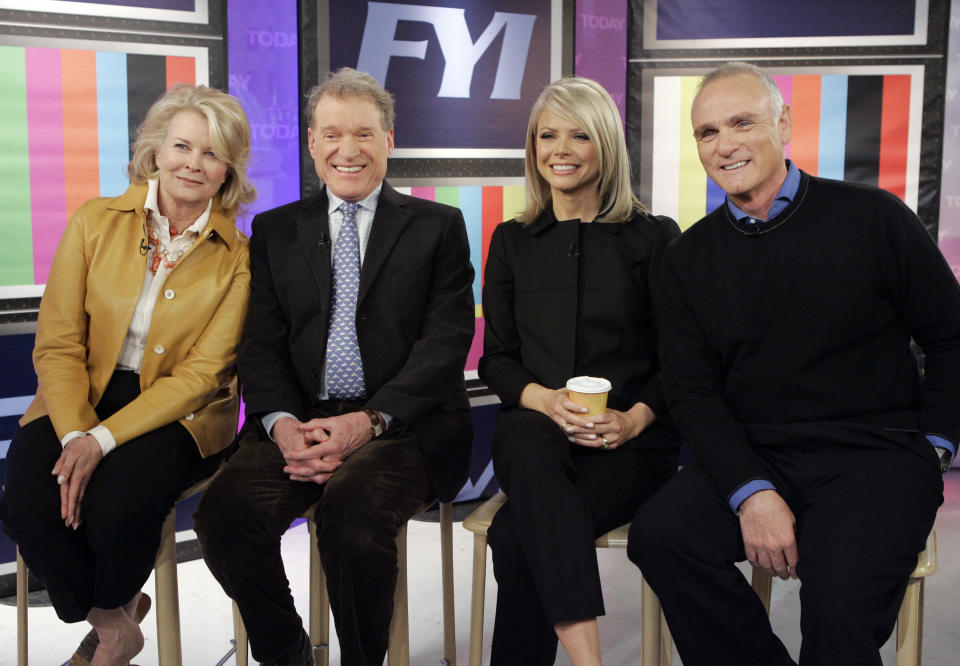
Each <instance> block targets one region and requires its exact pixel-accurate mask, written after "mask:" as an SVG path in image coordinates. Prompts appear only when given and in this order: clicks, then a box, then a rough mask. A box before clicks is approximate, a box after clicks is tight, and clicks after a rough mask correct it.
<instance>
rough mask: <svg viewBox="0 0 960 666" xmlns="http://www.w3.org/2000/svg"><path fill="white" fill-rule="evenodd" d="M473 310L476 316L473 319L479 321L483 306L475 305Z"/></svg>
mask: <svg viewBox="0 0 960 666" xmlns="http://www.w3.org/2000/svg"><path fill="white" fill-rule="evenodd" d="M473 308H474V314H475V315H476V316H475V317H474V319H479V318H480V317H482V316H483V306H482V305H480V304H479V303H477V304H476V305H474V306H473Z"/></svg>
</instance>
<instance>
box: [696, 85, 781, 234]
mask: <svg viewBox="0 0 960 666" xmlns="http://www.w3.org/2000/svg"><path fill="white" fill-rule="evenodd" d="M772 106H773V104H772V101H771V98H770V92H769V91H768V90H767V89H766V88H765V87H764V86H763V84H762V83H761V82H760V80H759V79H758V78H757V77H755V76H752V75H750V74H737V75H734V76H727V77H722V78H718V79H714V80H712V81H710V82H709V83H707V85H705V86H704V87H703V88H702V89H701V90H700V93H699V94H698V95H697V97H696V99H694V102H693V109H692V111H691V120H692V121H693V136H694V138H695V139H696V140H697V152H698V153H699V154H700V162H701V163H702V164H703V168H704V170H705V171H706V172H707V175H708V176H710V178H712V179H713V181H714V182H715V183H716V184H717V185H719V186H720V187H721V188H722V189H723V191H724V192H726V193H727V194H728V195H729V196H730V199H732V200H733V202H734V203H735V204H736V205H737V206H739V207H740V208H741V209H743V210H744V211H746V212H747V213H749V214H751V215H754V216H756V217H760V218H761V219H766V216H767V212H768V211H769V210H770V205H771V204H772V203H773V201H774V199H775V198H776V196H777V192H778V191H779V190H780V186H781V185H782V184H783V181H784V179H786V177H787V167H786V164H785V163H784V159H783V147H784V145H785V144H787V143H788V142H789V141H790V132H791V117H790V107H789V106H788V105H784V106H783V109H782V111H781V112H780V115H779V116H776V115H775V114H774V110H773V108H772Z"/></svg>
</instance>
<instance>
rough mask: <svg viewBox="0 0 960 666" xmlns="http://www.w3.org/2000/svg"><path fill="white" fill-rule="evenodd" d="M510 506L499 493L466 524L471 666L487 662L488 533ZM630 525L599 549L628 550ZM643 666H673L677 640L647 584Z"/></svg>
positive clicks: (609, 535)
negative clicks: (469, 553) (469, 558)
mask: <svg viewBox="0 0 960 666" xmlns="http://www.w3.org/2000/svg"><path fill="white" fill-rule="evenodd" d="M506 502H507V496H506V494H505V493H502V492H500V493H497V494H496V495H494V496H493V497H491V498H490V499H489V500H487V501H486V502H484V503H483V504H481V505H480V506H479V507H477V508H476V510H474V511H473V513H471V514H470V515H469V516H467V517H466V518H465V519H464V521H463V527H464V529H466V530H468V531H470V532H473V587H472V590H471V593H470V599H471V603H470V666H480V664H481V663H482V660H483V607H484V589H485V585H486V579H487V530H488V529H489V528H490V523H491V522H493V517H494V516H495V515H496V514H497V511H499V510H500V507H502V506H503V505H504V504H506ZM629 531H630V524H629V523H627V524H626V525H622V526H620V527H618V528H617V529H615V530H611V531H610V532H607V533H606V534H604V535H603V536H601V537H600V538H599V539H597V540H596V545H597V548H626V547H627V534H628V533H629ZM642 605H643V611H642V613H643V619H642V624H643V644H642V650H643V654H642V657H641V663H642V665H643V666H658V665H660V664H662V665H663V666H670V664H671V663H672V662H673V638H672V637H671V636H670V630H669V628H668V627H667V623H666V620H665V619H664V617H663V613H662V612H661V611H660V600H659V599H657V595H656V594H654V592H653V589H652V588H651V587H650V586H649V585H647V582H646V581H643V591H642Z"/></svg>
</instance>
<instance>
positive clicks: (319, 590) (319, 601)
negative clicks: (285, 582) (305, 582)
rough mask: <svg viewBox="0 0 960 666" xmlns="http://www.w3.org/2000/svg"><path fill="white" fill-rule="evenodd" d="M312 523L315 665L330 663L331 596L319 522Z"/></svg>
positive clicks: (311, 599)
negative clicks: (322, 559) (328, 589)
mask: <svg viewBox="0 0 960 666" xmlns="http://www.w3.org/2000/svg"><path fill="white" fill-rule="evenodd" d="M309 524H310V642H311V643H312V644H313V663H314V664H315V666H328V664H329V663H330V596H329V594H328V593H327V575H326V574H325V573H324V572H323V567H322V566H321V565H320V549H319V548H318V547H317V523H316V522H315V521H313V520H310V521H309Z"/></svg>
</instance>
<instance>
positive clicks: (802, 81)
mask: <svg viewBox="0 0 960 666" xmlns="http://www.w3.org/2000/svg"><path fill="white" fill-rule="evenodd" d="M790 145H791V146H792V148H791V151H790V159H791V160H793V162H794V163H795V164H796V165H797V166H798V167H799V168H801V169H803V170H804V171H806V172H807V173H809V174H811V175H814V176H816V175H817V164H818V162H819V159H820V158H819V156H820V77H819V76H818V75H816V74H806V75H797V76H794V77H793V138H792V139H791V141H790Z"/></svg>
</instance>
